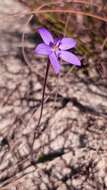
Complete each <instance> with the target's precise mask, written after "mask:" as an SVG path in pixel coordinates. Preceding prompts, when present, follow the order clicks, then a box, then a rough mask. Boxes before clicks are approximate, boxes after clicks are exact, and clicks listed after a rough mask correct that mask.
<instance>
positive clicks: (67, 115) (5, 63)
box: [0, 0, 107, 190]
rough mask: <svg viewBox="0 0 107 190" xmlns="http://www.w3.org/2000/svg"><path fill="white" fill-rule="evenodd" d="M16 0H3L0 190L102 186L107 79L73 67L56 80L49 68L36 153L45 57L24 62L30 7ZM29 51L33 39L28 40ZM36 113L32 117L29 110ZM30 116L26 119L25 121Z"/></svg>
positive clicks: (105, 182)
mask: <svg viewBox="0 0 107 190" xmlns="http://www.w3.org/2000/svg"><path fill="white" fill-rule="evenodd" d="M27 11H28V10H27V9H25V7H23V6H22V5H21V4H19V3H17V2H15V0H4V1H2V0H0V190H3V189H5V190H16V189H19V190H27V189H30V190H39V189H40V190H55V189H56V190H68V189H69V190H104V189H105V190H106V189H107V165H106V163H107V81H106V80H94V79H93V78H89V77H86V76H84V75H83V74H81V73H80V72H78V74H75V75H74V74H72V73H71V72H68V73H66V74H65V75H64V67H63V69H62V74H61V77H60V78H59V80H58V84H59V86H58V97H57V99H56V102H55V98H54V97H55V94H56V88H57V87H56V83H57V81H56V80H57V79H56V77H55V76H54V75H53V74H52V73H53V72H52V70H50V74H49V81H48V84H47V90H46V94H47V96H48V95H49V97H48V100H47V101H46V103H45V105H44V113H43V118H42V122H41V125H40V127H39V129H38V130H37V133H36V137H35V142H34V147H33V157H34V163H32V162H31V161H30V158H31V144H32V138H33V133H34V129H35V127H36V125H37V121H38V117H39V113H40V103H41V93H42V86H43V79H44V72H45V68H46V64H44V63H39V60H36V59H35V60H34V59H33V61H32V62H31V68H30V69H29V68H28V66H27V65H26V64H25V62H24V60H23V56H22V54H21V35H22V32H23V31H26V35H28V36H29V38H30V37H31V36H32V31H31V28H30V27H29V26H27V27H25V25H24V24H25V23H26V19H27V18H26V17H23V18H20V17H17V16H14V17H11V16H9V14H11V13H17V12H21V13H22V12H23V13H24V12H27ZM25 46H26V47H27V48H28V49H29V51H30V52H31V53H32V49H33V48H34V46H35V44H34V43H33V42H32V41H31V40H29V39H28V40H26V42H25ZM34 110H35V114H34V116H33V117H32V118H31V116H32V113H33V111H34ZM29 120H30V122H29Z"/></svg>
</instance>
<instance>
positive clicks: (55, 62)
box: [49, 53, 60, 74]
mask: <svg viewBox="0 0 107 190" xmlns="http://www.w3.org/2000/svg"><path fill="white" fill-rule="evenodd" d="M49 59H50V62H51V64H52V67H53V69H54V71H55V73H56V74H58V73H59V72H60V64H59V62H58V59H57V57H56V55H55V53H51V54H50V55H49Z"/></svg>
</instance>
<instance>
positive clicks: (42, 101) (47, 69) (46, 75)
mask: <svg viewBox="0 0 107 190" xmlns="http://www.w3.org/2000/svg"><path fill="white" fill-rule="evenodd" d="M49 66H50V61H49V60H48V63H47V68H46V73H45V79H44V84H43V91H42V100H41V109H40V116H39V120H38V123H37V125H36V126H37V127H36V128H35V129H34V135H33V141H32V145H31V157H32V158H33V145H34V140H35V137H36V132H37V128H39V126H40V122H41V119H42V114H43V108H44V97H45V89H46V82H47V78H48V72H49ZM32 158H31V159H32Z"/></svg>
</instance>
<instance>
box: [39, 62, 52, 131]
mask: <svg viewBox="0 0 107 190" xmlns="http://www.w3.org/2000/svg"><path fill="white" fill-rule="evenodd" d="M49 66H50V62H49V60H48V63H47V68H46V74H45V80H44V84H43V92H42V101H41V110H40V116H39V120H38V124H37V128H38V127H39V126H40V122H41V118H42V114H43V106H44V97H45V89H46V82H47V78H48V72H49Z"/></svg>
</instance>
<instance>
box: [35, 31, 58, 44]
mask: <svg viewBox="0 0 107 190" xmlns="http://www.w3.org/2000/svg"><path fill="white" fill-rule="evenodd" d="M38 33H39V34H40V36H41V38H42V40H43V41H44V42H45V44H47V45H49V44H50V43H53V42H54V39H53V37H52V35H51V33H50V32H49V31H48V30H47V29H45V28H39V29H38Z"/></svg>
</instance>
